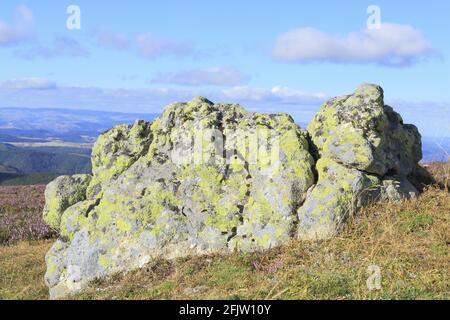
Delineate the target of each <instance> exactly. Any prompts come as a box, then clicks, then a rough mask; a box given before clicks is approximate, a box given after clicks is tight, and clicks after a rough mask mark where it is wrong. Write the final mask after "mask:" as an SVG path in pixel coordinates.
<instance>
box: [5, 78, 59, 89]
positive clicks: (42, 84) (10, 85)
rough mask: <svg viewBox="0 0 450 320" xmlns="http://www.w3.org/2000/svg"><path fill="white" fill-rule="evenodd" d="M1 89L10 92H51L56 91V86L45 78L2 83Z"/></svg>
mask: <svg viewBox="0 0 450 320" xmlns="http://www.w3.org/2000/svg"><path fill="white" fill-rule="evenodd" d="M0 89H9V90H50V89H56V84H55V83H54V82H52V81H50V80H48V79H44V78H26V79H13V80H6V81H0Z"/></svg>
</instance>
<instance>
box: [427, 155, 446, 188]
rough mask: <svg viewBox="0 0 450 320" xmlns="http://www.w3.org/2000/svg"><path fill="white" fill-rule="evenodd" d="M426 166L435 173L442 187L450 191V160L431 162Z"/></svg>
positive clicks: (434, 175)
mask: <svg viewBox="0 0 450 320" xmlns="http://www.w3.org/2000/svg"><path fill="white" fill-rule="evenodd" d="M449 161H450V158H449ZM425 167H426V169H427V170H428V171H429V172H430V173H431V174H432V175H433V177H434V178H435V180H436V182H437V184H438V185H439V186H440V187H441V188H446V189H447V190H449V191H450V162H446V163H442V162H439V163H437V162H436V163H429V164H427V165H425Z"/></svg>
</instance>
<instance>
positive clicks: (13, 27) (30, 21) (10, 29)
mask: <svg viewBox="0 0 450 320" xmlns="http://www.w3.org/2000/svg"><path fill="white" fill-rule="evenodd" d="M33 29H34V17H33V12H32V11H31V10H30V9H29V8H28V7H27V6H25V5H20V6H18V7H17V8H16V9H15V11H14V20H13V23H12V24H7V23H5V22H3V21H0V46H11V45H16V44H18V43H20V42H23V41H25V40H27V39H29V38H30V37H31V36H32V34H33Z"/></svg>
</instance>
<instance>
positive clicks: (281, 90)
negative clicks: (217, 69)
mask: <svg viewBox="0 0 450 320" xmlns="http://www.w3.org/2000/svg"><path fill="white" fill-rule="evenodd" d="M222 93H223V95H224V97H226V98H228V99H230V100H239V101H243V102H264V103H266V102H270V103H280V104H293V105H295V104H297V105H311V104H321V103H323V102H324V101H325V100H326V98H327V96H326V95H325V94H323V93H310V92H305V91H302V90H295V89H290V88H287V87H281V86H276V87H273V88H272V89H263V88H253V87H247V86H244V87H243V86H239V87H233V88H230V89H225V90H222Z"/></svg>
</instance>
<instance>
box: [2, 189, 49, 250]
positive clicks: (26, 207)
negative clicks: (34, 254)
mask: <svg viewBox="0 0 450 320" xmlns="http://www.w3.org/2000/svg"><path fill="white" fill-rule="evenodd" d="M44 189H45V186H23V187H0V245H2V244H14V243H16V242H19V241H24V240H41V239H48V238H51V237H52V236H54V235H55V233H54V232H53V231H52V230H51V229H50V228H49V227H48V226H47V225H46V224H45V222H44V220H43V219H42V211H43V208H44Z"/></svg>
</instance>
